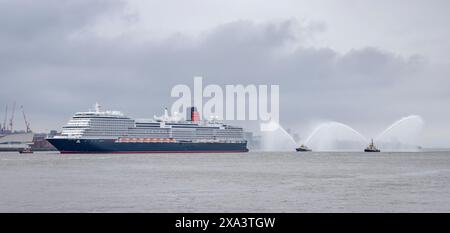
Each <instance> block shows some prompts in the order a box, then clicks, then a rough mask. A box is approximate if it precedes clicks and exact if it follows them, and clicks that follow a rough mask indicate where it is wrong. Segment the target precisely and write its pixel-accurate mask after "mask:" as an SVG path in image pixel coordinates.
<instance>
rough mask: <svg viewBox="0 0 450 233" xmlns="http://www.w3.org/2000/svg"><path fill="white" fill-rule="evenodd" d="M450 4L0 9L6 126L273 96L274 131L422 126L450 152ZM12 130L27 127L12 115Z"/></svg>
mask: <svg viewBox="0 0 450 233" xmlns="http://www.w3.org/2000/svg"><path fill="white" fill-rule="evenodd" d="M449 10H450V1H446V0H428V1H423V0H408V1H407V0H389V1H388V0H377V1H375V0H372V1H368V0H366V1H364V0H339V1H336V0H315V1H305V0H295V1H294V0H292V1H291V0H281V1H280V0H277V1H257V0H250V1H246V0H227V1H211V0H209V1H208V0H192V1H187V0H184V1H174V0H164V1H152V0H131V1H106V0H89V1H82V0H41V1H38V2H37V1H31V0H29V1H26V0H18V1H17V0H14V1H13V0H11V1H5V0H0V85H1V89H0V120H1V121H0V122H1V123H2V122H3V114H4V110H3V109H4V106H5V105H6V104H9V105H11V103H12V102H13V101H16V102H17V104H18V105H19V106H20V105H23V106H24V107H25V109H26V111H27V114H28V118H29V119H30V121H31V126H32V128H33V129H34V130H35V131H46V130H49V129H60V128H61V126H62V125H63V124H64V123H65V122H66V121H67V120H68V119H69V118H70V116H71V115H72V114H73V113H74V112H75V111H80V110H86V109H88V108H90V107H91V106H92V105H93V103H95V101H99V102H100V103H102V105H103V106H105V107H107V108H110V109H117V110H122V111H123V112H125V113H126V114H128V115H130V116H133V117H149V116H153V114H155V113H159V112H160V109H161V108H162V107H163V106H170V105H171V103H172V102H173V101H174V100H175V99H173V98H170V90H171V88H172V87H173V86H174V85H176V84H188V85H192V77H193V76H197V75H201V76H203V77H204V82H205V84H279V85H280V95H281V96H280V98H281V100H280V104H281V113H280V114H281V123H282V125H284V126H285V128H292V129H293V130H295V131H296V132H298V133H299V134H300V135H301V136H303V137H305V134H306V133H305V132H306V130H304V129H307V128H308V127H310V125H311V124H313V123H314V122H318V121H322V120H334V121H339V122H343V123H346V124H348V125H351V126H352V127H354V128H355V129H357V130H359V131H361V132H362V133H363V134H365V135H375V134H376V133H379V132H380V131H382V130H383V129H384V128H385V127H387V126H388V125H389V124H391V123H392V122H394V121H395V120H397V119H399V118H401V117H404V116H407V115H411V114H418V115H420V116H422V117H423V119H424V121H425V124H426V125H425V130H424V135H423V138H422V140H423V145H424V146H440V147H449V146H450V124H449V118H450V108H449V104H450V80H449V75H450V68H449V67H450V55H449V51H450V29H449V27H448V22H450V14H448V12H449ZM16 119H17V120H16V122H17V124H16V125H17V128H23V125H24V124H23V122H22V118H21V116H20V115H19V114H17V115H16Z"/></svg>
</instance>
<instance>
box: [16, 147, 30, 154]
mask: <svg viewBox="0 0 450 233" xmlns="http://www.w3.org/2000/svg"><path fill="white" fill-rule="evenodd" d="M19 153H21V154H32V153H33V151H32V150H31V148H29V147H27V148H24V149H22V150H19Z"/></svg>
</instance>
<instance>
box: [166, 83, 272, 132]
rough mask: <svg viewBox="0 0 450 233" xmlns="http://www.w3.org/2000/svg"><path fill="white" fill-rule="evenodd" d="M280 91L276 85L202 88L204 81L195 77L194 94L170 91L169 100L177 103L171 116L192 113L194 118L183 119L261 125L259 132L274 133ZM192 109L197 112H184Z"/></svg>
mask: <svg viewBox="0 0 450 233" xmlns="http://www.w3.org/2000/svg"><path fill="white" fill-rule="evenodd" d="M269 90H270V101H269ZM279 91H280V88H279V85H270V88H269V86H268V85H247V86H244V85H241V84H238V85H225V86H224V87H222V86H219V85H212V84H211V85H207V86H205V87H203V78H202V77H194V90H193V91H191V88H190V87H189V86H188V85H184V84H179V85H176V86H174V87H173V88H172V91H171V96H172V97H175V98H178V99H177V100H176V101H175V102H174V103H173V104H172V108H171V112H172V113H174V114H177V113H181V114H183V115H186V114H187V113H189V112H190V113H192V112H195V116H191V115H190V114H188V115H189V116H186V118H190V119H192V120H200V119H210V120H227V121H232V120H241V121H245V120H250V121H260V122H261V131H273V130H276V129H278V127H279V102H280V98H279ZM204 99H206V102H205V103H203V101H204ZM191 106H195V107H196V110H197V111H187V109H188V108H189V107H191ZM191 110H192V109H191ZM197 114H198V115H197Z"/></svg>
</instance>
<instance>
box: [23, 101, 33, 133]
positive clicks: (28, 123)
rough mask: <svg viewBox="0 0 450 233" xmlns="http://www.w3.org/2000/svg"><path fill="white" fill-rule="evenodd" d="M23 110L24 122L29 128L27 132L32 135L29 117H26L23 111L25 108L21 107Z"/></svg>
mask: <svg viewBox="0 0 450 233" xmlns="http://www.w3.org/2000/svg"><path fill="white" fill-rule="evenodd" d="M20 108H21V109H22V115H23V120H24V121H25V127H27V130H26V132H27V133H31V128H30V122H28V121H27V116H26V115H25V110H23V106H20Z"/></svg>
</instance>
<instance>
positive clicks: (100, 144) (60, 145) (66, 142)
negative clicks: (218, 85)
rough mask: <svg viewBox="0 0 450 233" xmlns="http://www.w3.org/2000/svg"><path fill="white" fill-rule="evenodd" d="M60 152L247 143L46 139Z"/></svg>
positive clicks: (232, 147) (185, 149) (231, 147)
mask: <svg viewBox="0 0 450 233" xmlns="http://www.w3.org/2000/svg"><path fill="white" fill-rule="evenodd" d="M47 141H48V142H49V143H51V144H52V145H53V146H54V147H56V148H57V149H58V151H60V152H61V153H231V152H248V149H247V143H246V142H241V143H219V142H148V143H142V142H117V141H116V140H114V139H60V138H52V139H47Z"/></svg>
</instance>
